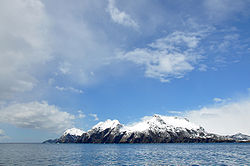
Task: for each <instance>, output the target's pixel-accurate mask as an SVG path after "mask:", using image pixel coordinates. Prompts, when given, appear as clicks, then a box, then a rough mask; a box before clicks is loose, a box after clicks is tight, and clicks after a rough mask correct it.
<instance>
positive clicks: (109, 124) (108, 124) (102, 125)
mask: <svg viewBox="0 0 250 166" xmlns="http://www.w3.org/2000/svg"><path fill="white" fill-rule="evenodd" d="M118 125H121V124H120V122H119V121H118V120H110V119H108V120H106V121H104V122H99V123H98V124H96V125H95V126H94V127H93V128H92V129H97V130H101V131H102V130H105V129H107V128H111V129H113V128H116V127H117V126H118Z"/></svg>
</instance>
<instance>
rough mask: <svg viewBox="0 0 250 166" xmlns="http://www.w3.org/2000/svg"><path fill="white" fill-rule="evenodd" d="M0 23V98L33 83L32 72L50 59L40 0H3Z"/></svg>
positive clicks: (8, 96)
mask: <svg viewBox="0 0 250 166" xmlns="http://www.w3.org/2000/svg"><path fill="white" fill-rule="evenodd" d="M0 25H1V27H0V59H1V60H0V78H3V79H0V92H1V93H0V99H9V98H11V97H13V95H14V94H15V93H18V92H24V91H29V90H31V89H33V88H34V86H35V85H36V83H37V80H36V78H34V77H33V75H32V72H34V69H35V68H38V65H39V64H43V63H44V62H46V61H47V60H48V59H49V58H50V57H49V56H48V52H49V47H48V40H47V29H48V26H49V24H48V19H47V16H46V14H45V12H44V5H43V4H42V3H41V2H40V1H39V0H26V1H20V0H13V1H8V0H2V1H0ZM31 69H32V70H31Z"/></svg>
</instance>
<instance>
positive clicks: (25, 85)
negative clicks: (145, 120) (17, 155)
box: [0, 0, 250, 142]
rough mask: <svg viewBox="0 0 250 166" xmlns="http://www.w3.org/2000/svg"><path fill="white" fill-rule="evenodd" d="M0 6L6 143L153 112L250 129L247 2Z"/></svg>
mask: <svg viewBox="0 0 250 166" xmlns="http://www.w3.org/2000/svg"><path fill="white" fill-rule="evenodd" d="M0 3H1V4H0V11H1V12H0V24H1V28H0V43H1V44H0V45H1V46H0V78H1V79H0V115H1V116H0V142H40V141H43V140H45V139H48V138H55V137H57V136H59V135H60V134H61V133H62V132H63V131H64V130H65V129H67V128H70V127H77V128H81V129H83V130H88V129H90V128H91V127H92V126H93V125H94V124H96V123H98V122H99V121H104V120H106V119H118V120H119V121H120V122H121V123H125V124H127V123H132V122H135V121H138V120H139V119H140V118H142V117H144V116H149V115H153V114H155V113H157V114H162V115H169V116H183V117H187V118H188V119H190V120H191V121H193V122H195V123H197V124H199V125H201V126H203V127H204V128H205V129H207V130H208V131H209V132H215V133H219V134H234V133H236V132H243V133H245V134H250V128H249V126H250V123H249V120H248V119H249V118H248V117H250V98H249V95H250V77H249V74H250V56H249V54H250V31H249V29H250V22H249V20H250V12H249V10H248V9H249V7H250V1H248V0H239V1H233V0H204V1H192V0H190V1H180V0H177V1H160V0H156V1H149V0H137V1H133V0H126V1H125V0H123V1H122V0H103V1H97V0H86V1H81V0H76V1H74V2H73V1H59V0H44V1H41V0H13V1H8V0H3V1H1V2H0Z"/></svg>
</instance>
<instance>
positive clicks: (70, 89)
mask: <svg viewBox="0 0 250 166" xmlns="http://www.w3.org/2000/svg"><path fill="white" fill-rule="evenodd" d="M55 88H56V89H57V90H59V91H70V92H74V93H79V94H82V93H83V90H81V89H76V88H73V87H61V86H56V87H55Z"/></svg>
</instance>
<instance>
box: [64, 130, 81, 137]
mask: <svg viewBox="0 0 250 166" xmlns="http://www.w3.org/2000/svg"><path fill="white" fill-rule="evenodd" d="M83 133H84V131H83V130H81V129H77V128H71V129H67V130H66V131H64V133H63V136H66V135H68V134H69V135H74V136H81V135H82V134H83Z"/></svg>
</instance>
